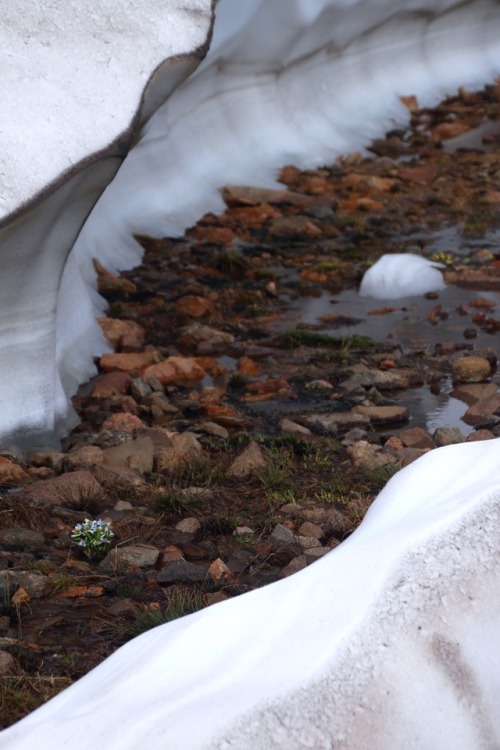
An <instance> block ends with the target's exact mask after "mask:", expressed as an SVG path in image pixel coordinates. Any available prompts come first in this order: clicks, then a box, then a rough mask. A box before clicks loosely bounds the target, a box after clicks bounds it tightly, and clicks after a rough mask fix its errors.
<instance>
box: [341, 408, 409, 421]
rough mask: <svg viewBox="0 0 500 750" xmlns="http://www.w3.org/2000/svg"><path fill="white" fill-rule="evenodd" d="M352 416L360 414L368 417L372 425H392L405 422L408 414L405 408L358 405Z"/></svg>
mask: <svg viewBox="0 0 500 750" xmlns="http://www.w3.org/2000/svg"><path fill="white" fill-rule="evenodd" d="M352 411H353V412H354V414H361V415H362V416H365V417H368V419H369V420H370V422H373V423H374V424H394V423H398V422H407V421H408V419H409V417H410V413H409V411H408V409H407V408H406V407H405V406H374V405H371V404H368V405H366V406H365V405H359V406H355V407H354V409H353V410H352Z"/></svg>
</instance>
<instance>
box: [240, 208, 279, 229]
mask: <svg viewBox="0 0 500 750" xmlns="http://www.w3.org/2000/svg"><path fill="white" fill-rule="evenodd" d="M230 216H231V218H234V219H237V220H238V221H240V222H241V223H243V224H244V225H247V226H261V225H262V224H264V223H265V222H266V221H269V220H270V219H275V218H276V217H278V216H280V212H279V211H278V210H277V209H276V208H273V207H272V206H270V205H269V203H260V204H259V205H257V206H244V207H241V208H232V209H231V211H230Z"/></svg>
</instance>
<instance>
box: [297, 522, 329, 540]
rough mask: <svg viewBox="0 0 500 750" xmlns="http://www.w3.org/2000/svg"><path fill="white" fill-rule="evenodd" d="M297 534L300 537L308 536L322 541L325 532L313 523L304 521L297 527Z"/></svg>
mask: <svg viewBox="0 0 500 750" xmlns="http://www.w3.org/2000/svg"><path fill="white" fill-rule="evenodd" d="M299 534H301V535H302V536H310V537H313V538H314V539H323V537H324V536H325V532H324V531H323V529H322V528H321V526H318V525H317V524H315V523H311V522H310V521H305V522H304V523H303V524H302V525H301V526H300V527H299Z"/></svg>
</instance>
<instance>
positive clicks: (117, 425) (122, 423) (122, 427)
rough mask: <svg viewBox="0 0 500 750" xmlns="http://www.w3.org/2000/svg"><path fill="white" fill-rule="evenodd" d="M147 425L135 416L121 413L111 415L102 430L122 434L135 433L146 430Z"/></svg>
mask: <svg viewBox="0 0 500 750" xmlns="http://www.w3.org/2000/svg"><path fill="white" fill-rule="evenodd" d="M144 427H145V424H144V422H142V421H141V420H140V419H139V417H136V416H135V414H128V413H127V412H119V413H117V414H111V416H109V417H108V418H107V419H106V420H105V421H104V424H103V425H102V430H103V431H105V430H116V431H122V432H133V431H134V430H142V429H144Z"/></svg>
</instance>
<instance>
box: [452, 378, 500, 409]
mask: <svg viewBox="0 0 500 750" xmlns="http://www.w3.org/2000/svg"><path fill="white" fill-rule="evenodd" d="M496 392H497V386H496V384H495V383H470V384H464V385H457V386H456V387H455V388H454V389H453V390H452V392H451V396H452V397H453V398H458V399H459V400H460V401H463V402H464V403H466V404H468V405H469V406H472V405H473V404H475V403H477V402H478V401H481V400H482V399H486V398H489V397H490V396H493V395H495V394H496Z"/></svg>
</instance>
